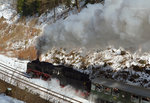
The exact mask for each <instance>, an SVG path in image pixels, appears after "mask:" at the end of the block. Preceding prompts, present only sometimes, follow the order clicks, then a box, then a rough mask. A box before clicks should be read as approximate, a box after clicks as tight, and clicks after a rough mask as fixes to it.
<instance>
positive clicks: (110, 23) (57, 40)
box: [0, 0, 150, 88]
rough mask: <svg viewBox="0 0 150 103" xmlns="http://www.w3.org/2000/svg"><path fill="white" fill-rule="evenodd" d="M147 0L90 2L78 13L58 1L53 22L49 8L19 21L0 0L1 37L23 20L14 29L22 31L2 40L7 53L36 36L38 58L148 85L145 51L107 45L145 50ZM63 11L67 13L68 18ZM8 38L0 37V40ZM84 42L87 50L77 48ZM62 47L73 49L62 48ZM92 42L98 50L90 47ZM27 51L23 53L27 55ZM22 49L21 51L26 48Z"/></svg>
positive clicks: (148, 64)
mask: <svg viewBox="0 0 150 103" xmlns="http://www.w3.org/2000/svg"><path fill="white" fill-rule="evenodd" d="M135 4H136V5H135ZM149 4H150V2H149V1H146V2H143V1H142V0H138V1H137V2H135V1H131V0H126V1H125V0H106V2H105V3H104V5H102V4H95V5H88V6H87V8H84V9H83V10H81V12H80V13H79V14H74V13H77V12H75V10H74V9H73V10H72V11H69V12H67V13H66V11H67V10H68V8H66V7H65V6H64V5H60V6H58V7H57V8H56V16H58V18H59V20H58V21H56V22H54V21H55V20H54V18H53V15H54V12H53V11H48V12H47V13H44V14H42V15H41V16H40V17H38V16H32V17H28V18H26V19H25V20H24V21H23V22H20V21H19V19H18V18H19V15H18V14H17V13H16V10H15V9H14V8H12V5H10V4H7V3H3V4H0V11H1V12H0V17H1V18H2V17H3V18H5V20H3V21H2V22H1V23H4V22H6V23H7V26H6V24H5V23H4V24H2V26H1V28H4V27H5V28H4V30H3V29H1V30H0V35H3V36H2V37H4V36H6V34H8V35H9V34H11V32H12V31H13V30H15V29H13V27H14V28H16V25H17V26H18V25H23V26H21V27H20V28H19V29H16V32H15V33H18V32H19V31H20V32H19V34H21V33H22V31H23V34H24V35H22V34H21V36H14V37H11V36H10V38H11V39H10V40H9V41H7V42H6V43H4V44H5V45H6V44H7V45H6V48H5V50H7V51H6V53H8V54H10V51H13V53H18V52H19V51H20V50H25V49H26V50H28V49H27V48H28V47H30V45H32V46H35V45H36V42H35V40H38V42H37V45H36V47H37V48H38V49H39V52H40V53H42V55H41V60H42V61H48V62H51V63H54V64H64V65H68V66H72V67H74V68H75V69H77V70H79V71H81V72H86V73H92V71H93V74H94V76H102V77H105V78H111V79H115V80H118V81H123V82H126V83H130V84H133V85H138V86H144V87H147V88H149V87H150V53H149V52H147V53H144V52H135V51H134V52H135V53H131V52H129V51H127V50H128V49H127V50H124V49H122V48H121V49H116V48H111V47H110V48H108V49H106V46H109V45H110V44H111V45H117V46H119V47H120V46H122V47H124V48H126V47H127V48H130V50H136V49H137V48H139V47H141V48H143V49H145V50H148V49H149V48H148V47H149V27H150V19H149V17H150V8H149ZM139 11H140V12H139ZM61 14H64V15H61ZM141 15H142V16H141ZM67 16H68V18H66V17H67ZM35 18H37V20H35ZM65 18H66V19H65ZM12 24H13V25H14V24H15V26H12ZM33 24H34V25H33ZM23 27H27V28H23ZM31 27H33V29H31ZM7 29H9V30H7ZM20 29H21V30H20ZM26 29H27V30H26ZM37 29H38V30H39V31H38V30H37ZM12 34H14V33H12ZM39 35H41V36H39ZM17 37H20V38H17ZM37 37H38V39H37ZM6 38H7V37H5V38H2V40H5V39H6ZM12 38H13V39H12ZM15 38H17V40H16V39H15ZM6 40H7V39H6ZM4 44H3V45H2V47H3V46H4ZM83 46H85V47H86V49H80V48H82V47H83ZM0 47H1V46H0ZM53 47H55V48H53ZM57 47H58V48H57ZM59 47H60V49H59ZM64 47H66V48H67V47H68V48H69V49H71V50H70V51H68V50H65V49H64ZM73 47H74V48H73ZM92 47H94V49H95V48H96V50H92V49H91V48H92ZM100 47H104V48H100ZM98 48H100V50H99V49H98ZM0 50H1V48H0ZM2 51H3V50H2ZM31 51H32V50H30V51H29V54H28V55H26V57H28V58H29V59H30V57H31V55H30V54H31ZM3 53H4V52H3ZM13 53H12V54H13ZM35 53H36V52H34V54H35ZM12 54H10V55H12ZM21 54H23V55H25V53H24V52H21ZM29 55H30V56H29ZM16 57H18V55H17V56H16ZM16 65H17V64H16Z"/></svg>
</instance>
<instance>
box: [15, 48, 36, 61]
mask: <svg viewBox="0 0 150 103" xmlns="http://www.w3.org/2000/svg"><path fill="white" fill-rule="evenodd" d="M16 56H17V57H18V59H28V60H34V59H36V49H35V47H33V46H31V47H29V48H27V49H25V50H21V51H18V52H17V53H16Z"/></svg>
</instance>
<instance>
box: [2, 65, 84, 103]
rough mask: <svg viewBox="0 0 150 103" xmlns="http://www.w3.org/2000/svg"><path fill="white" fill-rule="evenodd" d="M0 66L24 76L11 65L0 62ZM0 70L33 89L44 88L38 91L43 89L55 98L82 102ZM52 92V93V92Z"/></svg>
mask: <svg viewBox="0 0 150 103" xmlns="http://www.w3.org/2000/svg"><path fill="white" fill-rule="evenodd" d="M2 65H3V66H2ZM0 66H1V67H3V69H7V70H10V71H11V72H14V73H16V74H19V75H22V76H24V75H23V74H22V72H21V71H19V70H16V69H13V68H12V67H9V66H7V65H5V64H2V63H0ZM0 71H2V72H3V73H2V72H0V73H1V74H3V75H6V76H8V77H10V78H13V79H14V80H17V81H19V82H20V83H23V84H26V85H28V86H30V87H32V88H35V89H38V90H40V89H41V88H42V89H44V90H46V91H44V90H40V91H43V92H44V93H48V94H49V95H52V96H56V97H57V98H60V99H63V100H65V101H68V100H67V99H69V100H71V101H74V102H75V103H82V102H81V101H78V100H76V99H73V98H70V97H67V96H65V95H62V94H59V93H57V92H55V91H52V90H50V89H47V88H45V87H42V86H40V85H36V84H34V83H32V82H29V81H27V80H25V78H20V77H18V76H15V75H14V74H11V73H7V74H4V72H6V71H4V70H0ZM16 71H18V72H19V73H18V72H16ZM10 75H11V76H10ZM23 81H24V82H23ZM25 82H26V83H25ZM49 92H51V93H49ZM52 93H53V94H52ZM58 95H59V96H60V97H59V96H58ZM61 97H62V98H61ZM71 101H68V102H70V103H74V102H71Z"/></svg>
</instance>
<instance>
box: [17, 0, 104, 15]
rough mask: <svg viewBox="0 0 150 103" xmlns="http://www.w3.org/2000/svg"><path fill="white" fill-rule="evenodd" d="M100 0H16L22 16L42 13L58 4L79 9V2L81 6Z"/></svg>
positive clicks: (99, 0) (18, 10)
mask: <svg viewBox="0 0 150 103" xmlns="http://www.w3.org/2000/svg"><path fill="white" fill-rule="evenodd" d="M101 1H102V0H17V12H18V13H20V14H21V15H22V16H30V15H34V14H39V15H40V14H42V13H44V12H46V11H47V10H51V9H54V11H55V7H57V6H58V5H61V4H63V5H65V6H66V8H71V7H76V8H77V10H78V11H80V7H81V6H80V5H79V3H80V2H84V4H83V5H82V6H86V5H87V4H88V3H91V4H93V3H98V2H101Z"/></svg>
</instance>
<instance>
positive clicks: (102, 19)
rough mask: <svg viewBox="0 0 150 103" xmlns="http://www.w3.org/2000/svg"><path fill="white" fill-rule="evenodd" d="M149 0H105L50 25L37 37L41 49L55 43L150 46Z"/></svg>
mask: <svg viewBox="0 0 150 103" xmlns="http://www.w3.org/2000/svg"><path fill="white" fill-rule="evenodd" d="M149 5H150V0H105V3H104V5H102V4H95V5H88V6H87V8H85V9H84V10H82V11H81V12H80V13H79V14H77V15H72V16H70V17H68V18H67V19H65V20H64V21H63V20H60V21H57V22H56V23H55V24H52V25H47V26H46V27H45V28H44V29H43V33H42V35H41V36H40V37H39V38H38V39H37V45H36V46H37V49H38V50H39V52H40V53H42V52H43V51H45V52H46V51H47V50H50V49H51V48H52V47H54V46H55V47H86V48H91V47H92V48H96V47H98V48H101V47H106V46H108V45H113V46H115V47H120V46H122V47H124V48H132V49H134V50H136V49H138V48H139V47H141V48H143V49H148V48H149V47H150V45H149V43H150V6H149Z"/></svg>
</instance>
